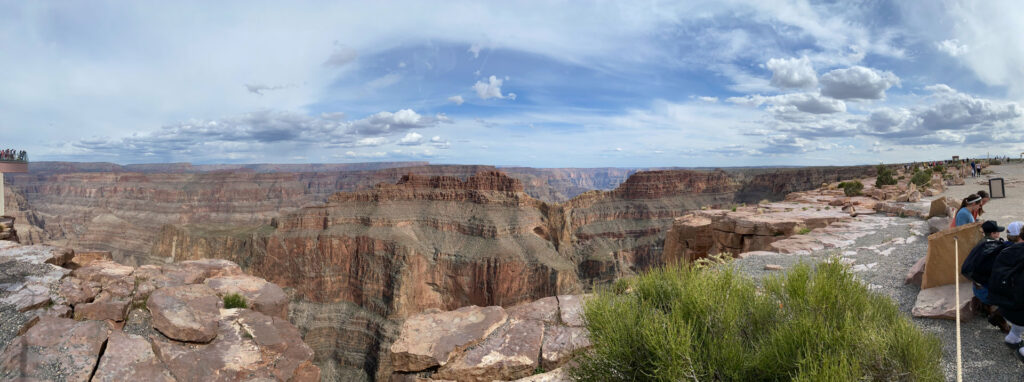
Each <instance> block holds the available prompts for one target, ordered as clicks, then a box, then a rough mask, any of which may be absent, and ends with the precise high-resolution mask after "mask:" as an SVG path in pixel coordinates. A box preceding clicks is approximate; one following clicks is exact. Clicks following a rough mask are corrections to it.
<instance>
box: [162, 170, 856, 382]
mask: <svg viewBox="0 0 1024 382" xmlns="http://www.w3.org/2000/svg"><path fill="white" fill-rule="evenodd" d="M870 171H872V170H871V169H870V168H867V167H856V168H819V169H799V170H779V171H777V172H769V171H763V170H759V173H758V174H756V175H754V176H748V175H746V174H742V173H741V174H737V173H735V172H725V171H713V172H703V171H686V170H672V171H651V172H641V173H637V174H634V175H633V176H631V177H630V178H629V180H627V181H626V182H625V183H623V184H622V185H620V186H619V187H618V188H616V189H615V190H613V191H591V192H587V193H584V194H582V195H580V196H577V197H576V198H574V199H572V200H570V201H569V202H566V203H563V204H553V203H545V202H541V201H538V200H536V199H534V198H532V197H530V196H529V195H527V194H526V193H525V192H524V187H523V185H522V183H521V182H519V181H518V180H516V179H513V178H511V177H509V176H507V175H505V174H503V173H501V172H497V171H484V172H481V173H478V174H476V175H474V176H471V177H468V178H465V179H464V180H463V179H460V178H458V177H453V176H433V177H428V176H417V175H407V176H403V177H401V178H400V179H399V180H398V181H397V182H394V183H392V184H380V185H378V186H376V187H374V188H373V189H368V190H363V191H356V192H344V193H338V194H334V195H332V196H331V197H330V198H328V200H327V202H326V203H324V204H322V205H317V206H310V207H305V208H301V209H298V210H296V211H294V212H291V213H287V214H284V215H282V216H281V217H280V218H279V219H277V220H275V222H274V223H273V224H272V225H265V226H251V227H247V228H232V229H226V228H223V227H211V226H204V225H186V226H165V227H164V228H163V229H162V231H161V232H160V235H159V237H158V240H157V241H156V243H155V244H154V246H153V248H152V251H151V252H152V253H153V256H155V257H157V258H167V259H175V260H182V259H197V258H206V257H219V258H226V259H229V260H232V261H235V262H237V263H239V264H240V265H242V267H243V268H245V269H246V270H247V271H249V272H252V273H254V274H256V275H259V276H261V277H264V278H266V279H268V280H269V281H271V282H274V283H278V284H280V285H284V286H286V287H288V288H289V289H290V290H291V291H292V292H293V294H294V299H293V304H292V315H291V318H292V320H293V321H294V322H295V324H296V325H297V326H299V327H300V328H301V330H303V334H304V336H305V340H306V342H307V343H309V344H310V346H312V347H313V348H314V350H315V351H316V353H317V362H318V364H319V365H320V366H321V367H322V369H323V370H324V372H325V375H328V376H330V375H335V376H338V377H339V378H374V377H383V376H387V375H390V372H391V369H390V360H389V359H388V355H387V352H386V349H387V348H388V346H389V345H390V343H391V342H392V341H393V340H394V338H395V335H396V334H397V327H398V324H400V322H401V320H402V319H404V318H405V317H408V316H409V315H411V314H415V313H418V312H422V311H424V310H427V309H432V308H438V309H442V310H451V309H456V308H458V307H462V306H467V305H480V306H488V305H502V306H510V305H514V304H516V303H519V302H523V301H528V300H533V299H537V298H540V297H545V296H552V295H556V294H572V293H579V292H581V291H583V290H584V289H586V288H587V287H588V286H589V285H590V284H593V283H601V282H607V281H611V280H614V279H615V278H618V277H622V276H624V275H629V274H632V273H635V272H637V271H640V270H643V269H645V268H648V267H650V266H654V265H658V264H661V263H663V260H662V257H661V256H662V248H663V244H664V237H665V232H666V231H667V230H668V229H669V228H671V226H672V222H673V220H674V218H676V217H679V216H682V215H684V214H685V213H686V212H687V211H692V210H695V209H699V208H701V207H702V206H707V205H725V204H728V203H731V202H733V201H735V200H736V198H737V195H739V194H741V193H743V195H745V197H753V196H755V195H760V196H761V197H765V196H771V195H774V192H776V190H785V189H786V188H795V187H801V186H802V185H804V184H807V185H808V188H810V187H812V186H818V185H820V184H821V182H823V181H830V180H831V179H833V178H835V177H837V176H838V177H843V178H853V177H862V176H864V175H867V174H869V173H870ZM773 179H774V180H773ZM759 190H765V191H763V192H764V193H763V194H758V192H762V191H759Z"/></svg>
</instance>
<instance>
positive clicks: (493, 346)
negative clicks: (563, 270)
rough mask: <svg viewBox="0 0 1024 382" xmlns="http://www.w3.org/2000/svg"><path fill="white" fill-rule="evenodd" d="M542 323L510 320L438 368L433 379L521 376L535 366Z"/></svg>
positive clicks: (461, 381) (505, 379)
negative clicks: (477, 343)
mask: <svg viewBox="0 0 1024 382" xmlns="http://www.w3.org/2000/svg"><path fill="white" fill-rule="evenodd" d="M543 337H544V324H543V323H541V322H540V321H536V320H518V319H511V320H509V321H508V324H507V325H505V326H502V327H501V328H500V329H498V330H496V331H495V332H494V333H493V334H492V335H491V336H490V337H488V338H487V339H486V340H484V341H483V342H481V343H480V344H479V345H477V346H474V347H472V348H470V349H469V350H467V351H466V353H465V354H462V355H461V356H459V357H457V358H455V360H453V361H451V362H449V363H448V364H446V365H444V366H442V367H441V369H440V370H438V371H437V373H436V374H435V375H434V377H435V378H441V379H451V380H456V381H460V382H463V381H473V382H477V381H479V382H483V381H487V382H489V381H493V380H502V381H507V380H510V379H517V378H523V377H526V376H529V375H531V374H533V371H534V370H536V369H537V366H539V365H538V360H537V355H538V354H540V350H541V343H542V340H543Z"/></svg>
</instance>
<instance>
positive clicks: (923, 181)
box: [910, 170, 932, 187]
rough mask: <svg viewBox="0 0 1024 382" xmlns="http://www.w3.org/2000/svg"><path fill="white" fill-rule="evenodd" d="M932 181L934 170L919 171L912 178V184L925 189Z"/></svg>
mask: <svg viewBox="0 0 1024 382" xmlns="http://www.w3.org/2000/svg"><path fill="white" fill-rule="evenodd" d="M931 181H932V170H924V171H918V172H915V173H914V176H912V177H910V183H913V184H915V185H917V186H918V187H925V186H927V185H928V184H929V183H931Z"/></svg>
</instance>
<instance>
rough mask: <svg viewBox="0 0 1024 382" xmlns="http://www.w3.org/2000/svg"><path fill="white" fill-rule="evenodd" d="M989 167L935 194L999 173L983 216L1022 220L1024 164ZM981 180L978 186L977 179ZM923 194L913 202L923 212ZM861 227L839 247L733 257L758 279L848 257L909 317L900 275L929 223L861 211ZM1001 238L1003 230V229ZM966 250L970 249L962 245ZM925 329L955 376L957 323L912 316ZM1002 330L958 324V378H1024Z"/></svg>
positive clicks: (971, 188)
mask: <svg viewBox="0 0 1024 382" xmlns="http://www.w3.org/2000/svg"><path fill="white" fill-rule="evenodd" d="M989 169H990V170H992V171H993V172H992V173H991V174H987V175H984V176H979V177H976V178H970V177H968V178H966V179H964V180H965V181H966V184H964V185H961V186H951V187H949V188H947V189H946V190H945V192H943V193H942V194H941V195H939V196H949V197H952V198H954V199H957V200H960V199H962V198H963V197H965V196H967V195H969V194H971V193H974V192H977V191H978V190H982V189H984V190H988V186H987V184H988V178H998V177H1001V178H1004V179H1005V182H1006V194H1007V197H1006V198H1000V199H992V201H991V202H989V203H988V205H986V207H985V210H986V211H987V213H986V214H984V215H982V216H983V217H984V218H987V219H993V220H997V221H998V222H999V224H1000V225H1003V226H1005V225H1006V224H1008V223H1009V222H1011V221H1013V220H1024V164H1010V165H1000V166H992V167H989ZM982 182H983V183H984V184H985V185H982V184H981V183H982ZM933 199H935V198H934V197H930V198H925V199H924V200H922V202H921V203H920V204H919V205H918V207H919V209H920V210H921V211H927V202H930V201H931V200H933ZM858 221H860V222H862V223H864V224H863V225H862V226H860V227H859V228H858V229H854V230H855V231H856V230H859V231H861V232H859V233H855V232H850V233H851V234H855V236H856V235H859V234H863V236H861V237H858V238H856V239H855V240H854V242H853V244H852V245H849V246H844V247H841V248H832V249H827V250H820V251H814V252H813V253H811V254H808V255H785V254H768V253H764V254H759V255H756V256H750V257H746V258H744V259H740V260H737V261H736V264H737V266H739V267H740V269H742V270H743V271H744V272H745V273H748V274H751V275H754V276H755V277H758V278H761V277H765V276H767V275H769V274H772V273H773V271H766V270H764V267H765V265H767V264H776V265H781V266H782V267H783V268H784V269H789V268H791V267H792V266H793V265H794V264H796V263H798V262H801V261H805V262H814V261H821V260H825V259H828V258H830V257H835V256H840V257H842V258H844V259H847V260H845V261H847V262H849V261H850V260H853V261H854V262H853V270H854V272H855V274H857V276H858V277H859V278H860V279H861V280H863V281H864V282H865V283H866V284H867V285H868V286H869V288H871V289H873V290H876V291H878V292H879V293H884V294H886V295H889V296H890V297H892V298H893V300H894V301H895V302H896V303H897V305H898V306H899V307H900V311H902V312H904V313H905V314H907V315H908V316H910V312H911V309H912V308H913V307H914V302H915V300H916V298H917V294H918V292H919V291H920V288H919V287H918V286H916V285H912V284H905V283H904V277H905V275H906V274H907V272H908V270H909V269H910V268H911V267H912V266H913V265H914V263H915V262H916V261H917V260H918V259H920V258H921V257H923V256H925V254H926V253H927V251H928V237H927V236H928V225H927V223H926V222H925V221H923V220H921V219H917V218H901V217H890V216H885V215H874V216H871V215H869V216H862V217H860V218H858ZM1004 237H1005V234H1004ZM967 251H970V249H969V248H967V249H965V252H962V253H964V254H966V252H967ZM913 321H914V322H915V323H916V324H918V325H919V326H920V327H921V328H923V329H924V330H926V331H928V332H930V333H935V334H936V335H938V336H939V338H940V339H941V340H942V347H943V355H942V361H943V368H944V371H945V374H946V379H947V380H949V381H955V380H956V323H955V322H954V321H952V320H943V319H931V318H913ZM1002 342H1003V333H1001V332H1000V331H999V330H998V329H997V328H995V327H994V326H992V325H990V324H989V323H988V322H987V321H986V320H985V319H984V318H980V317H974V318H972V319H969V320H965V321H963V322H962V323H961V352H962V359H963V380H965V381H1020V380H1022V379H1024V364H1022V363H1021V362H1020V361H1018V360H1017V359H1016V357H1015V356H1014V354H1013V352H1012V351H1011V350H1009V349H1007V348H1006V347H1005V346H1004V345H1003V343H1002Z"/></svg>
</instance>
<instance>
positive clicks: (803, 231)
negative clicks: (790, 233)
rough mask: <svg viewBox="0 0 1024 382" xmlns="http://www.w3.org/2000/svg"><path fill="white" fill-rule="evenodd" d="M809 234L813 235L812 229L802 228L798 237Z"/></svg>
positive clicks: (797, 232) (798, 232) (798, 231)
mask: <svg viewBox="0 0 1024 382" xmlns="http://www.w3.org/2000/svg"><path fill="white" fill-rule="evenodd" d="M809 233H811V229H810V228H807V227H800V229H799V230H797V231H796V234H797V235H806V234H809Z"/></svg>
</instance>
